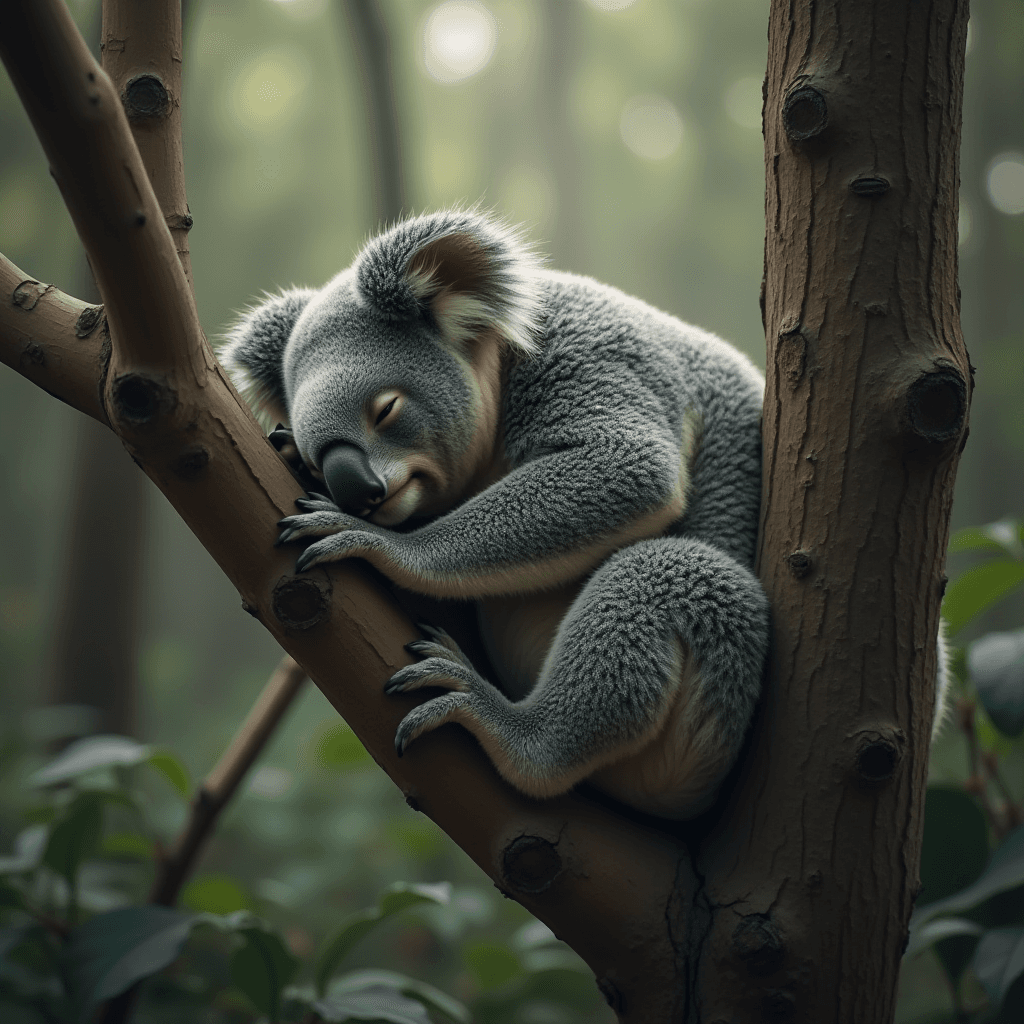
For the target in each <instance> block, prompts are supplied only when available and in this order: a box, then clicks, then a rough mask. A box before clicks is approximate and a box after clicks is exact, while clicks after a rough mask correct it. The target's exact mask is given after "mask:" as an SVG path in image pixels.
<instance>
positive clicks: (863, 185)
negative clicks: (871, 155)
mask: <svg viewBox="0 0 1024 1024" xmlns="http://www.w3.org/2000/svg"><path fill="white" fill-rule="evenodd" d="M850 191H851V192H852V193H853V194H854V195H855V196H867V197H869V198H870V197H871V196H884V195H885V193H886V192H888V191H889V182H888V181H886V180H885V178H880V177H863V178H854V179H853V181H851V182H850Z"/></svg>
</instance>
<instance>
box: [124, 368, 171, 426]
mask: <svg viewBox="0 0 1024 1024" xmlns="http://www.w3.org/2000/svg"><path fill="white" fill-rule="evenodd" d="M113 398H114V408H115V410H116V411H117V416H118V418H119V419H123V420H128V421H130V422H132V423H151V422H152V421H153V420H155V419H157V418H158V417H160V416H166V415H167V414H168V413H170V412H173V411H174V407H175V406H176V405H177V404H178V397H177V395H175V393H174V392H173V391H172V390H171V389H170V388H169V387H168V386H167V385H166V384H165V383H164V382H163V381H162V380H158V379H157V378H156V377H150V376H149V375H147V374H144V373H123V374H121V376H119V377H118V378H117V379H116V380H115V381H114V387H113Z"/></svg>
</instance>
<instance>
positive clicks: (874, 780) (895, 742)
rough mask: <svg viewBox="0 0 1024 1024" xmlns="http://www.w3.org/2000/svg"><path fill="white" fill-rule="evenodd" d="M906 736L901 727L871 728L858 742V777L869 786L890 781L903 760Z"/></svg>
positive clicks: (855, 767)
mask: <svg viewBox="0 0 1024 1024" xmlns="http://www.w3.org/2000/svg"><path fill="white" fill-rule="evenodd" d="M905 746H906V738H905V737H904V735H903V733H902V732H901V731H900V730H899V729H892V730H886V731H884V732H880V731H878V730H877V729H872V730H869V731H867V732H865V733H863V734H862V735H861V738H860V742H859V743H858V744H857V755H856V759H855V766H854V770H855V773H856V776H857V778H858V779H859V780H860V781H861V782H863V783H865V784H866V785H868V786H878V785H881V784H882V783H883V782H888V781H889V780H890V779H891V778H892V777H893V776H894V775H895V774H896V769H897V768H898V767H899V766H900V762H901V761H902V760H903V748H904V747H905Z"/></svg>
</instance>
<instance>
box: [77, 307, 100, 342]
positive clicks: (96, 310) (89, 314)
mask: <svg viewBox="0 0 1024 1024" xmlns="http://www.w3.org/2000/svg"><path fill="white" fill-rule="evenodd" d="M102 319H103V307H102V306H86V307H85V309H83V310H82V312H81V313H79V314H78V319H77V320H76V321H75V337H76V338H88V337H89V335H90V334H92V332H93V331H95V330H96V325H97V324H98V323H99V322H100V321H101V320H102Z"/></svg>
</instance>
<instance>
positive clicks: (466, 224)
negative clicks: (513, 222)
mask: <svg viewBox="0 0 1024 1024" xmlns="http://www.w3.org/2000/svg"><path fill="white" fill-rule="evenodd" d="M355 266H356V280H357V282H358V286H359V290H360V291H361V292H362V294H363V296H364V298H365V299H366V300H367V301H368V302H369V303H371V304H372V305H373V306H374V307H375V308H376V309H377V310H378V311H379V312H380V313H381V314H382V315H384V316H386V317H387V318H388V319H392V320H402V319H409V318H411V317H413V316H416V315H421V314H422V313H423V311H424V310H425V309H426V310H429V312H430V315H431V317H432V318H433V320H434V322H435V323H436V324H437V326H438V327H439V329H440V330H441V333H442V335H443V336H444V338H445V339H446V341H447V342H448V343H449V344H450V345H452V346H454V347H456V348H459V349H464V348H465V347H466V345H467V344H468V343H469V342H470V341H471V340H472V339H473V338H475V337H476V336H478V335H479V334H480V333H481V331H483V330H484V329H490V330H493V331H495V332H496V333H497V334H498V335H499V336H500V337H502V338H503V339H504V340H505V342H506V343H507V344H508V345H509V346H510V347H511V348H512V349H514V350H516V351H519V352H522V353H526V354H531V353H533V352H536V351H537V347H538V338H539V335H540V330H539V320H540V297H539V294H538V287H537V271H538V270H539V269H540V266H541V263H540V260H539V259H538V258H537V256H536V254H535V253H533V252H532V251H531V250H530V249H529V248H528V247H527V246H526V245H525V244H524V243H523V240H522V238H521V235H520V233H519V232H518V231H516V230H514V229H512V228H509V227H508V226H506V225H504V224H500V223H498V222H496V221H494V220H491V219H490V218H488V217H485V216H483V215H481V214H479V213H474V212H472V211H461V210H455V211H447V212H443V213H434V214H426V215H424V216H422V217H416V218H413V219H412V220H407V221H404V222H403V223H401V224H396V225H395V226H394V227H393V228H391V229H390V230H389V231H386V232H384V234H382V235H379V236H378V237H377V238H375V239H373V240H372V241H371V242H369V243H368V244H367V246H366V247H365V248H364V249H363V251H362V252H361V253H360V254H359V256H358V257H357V258H356V264H355Z"/></svg>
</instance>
